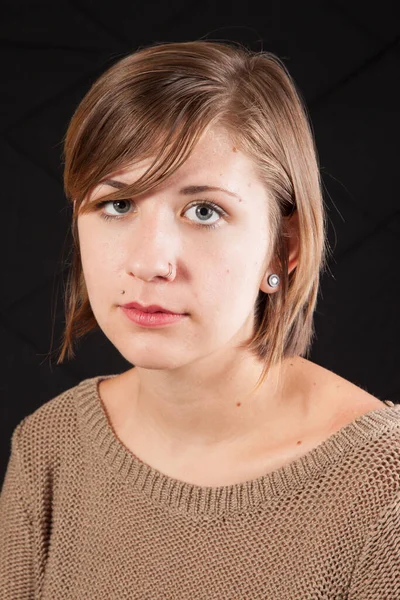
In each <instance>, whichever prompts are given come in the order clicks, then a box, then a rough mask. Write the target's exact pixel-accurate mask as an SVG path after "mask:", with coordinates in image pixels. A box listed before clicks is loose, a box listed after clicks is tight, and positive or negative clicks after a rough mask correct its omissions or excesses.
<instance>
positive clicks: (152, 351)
mask: <svg viewBox="0 0 400 600" xmlns="http://www.w3.org/2000/svg"><path fill="white" fill-rule="evenodd" d="M150 162H151V161H145V162H143V163H140V164H138V165H135V166H134V167H133V168H129V169H124V170H123V171H119V172H118V174H114V175H110V176H109V177H107V179H112V180H113V181H118V182H121V183H125V184H131V183H133V182H134V181H135V180H136V179H138V178H139V177H140V176H141V174H142V173H143V172H144V171H145V170H146V168H147V167H148V166H149V164H150ZM203 186H204V187H205V186H209V187H212V188H217V187H218V188H221V189H220V190H215V189H214V190H204V191H201V190H200V189H198V190H197V191H196V188H200V187H203ZM223 190H225V191H223ZM112 191H113V187H111V186H109V185H106V184H104V183H102V184H100V185H98V186H97V187H96V188H95V189H94V190H93V192H92V193H91V195H90V200H91V201H93V200H97V199H98V200H99V201H100V200H101V198H102V196H105V195H106V194H109V193H111V192H112ZM210 202H213V203H214V204H215V205H217V207H218V210H219V211H220V213H221V214H220V215H219V214H218V212H217V210H215V209H214V208H212V207H210V206H209V207H208V208H207V203H210ZM102 214H103V215H105V216H109V217H110V219H108V220H106V219H105V218H103V216H102ZM118 216H119V217H120V218H119V219H112V217H118ZM207 225H213V226H214V227H213V228H211V227H207ZM78 232H79V241H80V249H81V257H82V266H83V273H84V277H85V282H86V286H87V290H88V295H89V300H90V304H91V307H92V310H93V313H94V315H95V317H96V320H97V322H98V324H99V326H100V327H101V329H102V330H103V332H104V334H105V335H106V336H107V337H108V338H109V340H110V341H111V342H112V344H113V345H114V346H115V347H116V348H117V349H118V351H119V352H120V353H121V354H122V355H123V356H124V358H125V359H126V360H127V361H128V362H130V363H131V364H133V365H136V366H138V367H143V368H148V369H172V368H177V367H182V366H184V365H188V364H190V363H193V362H195V361H199V360H202V359H206V360H207V358H210V359H211V360H212V361H213V362H212V363H211V364H214V360H218V358H219V357H223V356H224V355H225V353H226V352H227V351H229V349H230V348H233V347H234V346H236V345H237V344H238V343H239V342H241V341H243V340H244V339H247V338H248V337H250V336H251V334H252V332H253V324H254V305H255V302H256V299H257V295H258V292H259V289H260V287H261V289H264V288H263V286H264V283H263V282H264V281H265V280H266V278H265V274H267V275H269V274H270V273H271V269H270V270H268V272H267V273H266V270H265V269H266V267H267V264H266V258H267V254H268V251H269V245H270V239H269V234H268V199H267V193H266V190H265V188H264V186H263V185H262V183H261V181H260V180H259V179H258V178H257V177H256V174H255V170H254V166H253V163H252V162H251V160H250V159H249V158H247V157H246V156H245V155H244V154H243V153H241V152H240V151H239V149H237V148H235V147H234V144H233V143H232V141H231V139H230V138H229V136H228V134H227V133H226V131H225V130H223V129H210V130H208V132H207V133H205V134H204V136H203V137H202V138H201V140H200V141H199V143H198V144H197V146H196V147H195V149H194V151H193V153H192V155H191V156H190V158H189V159H188V160H187V161H186V162H185V163H184V164H183V165H182V166H181V167H180V168H179V169H178V171H176V172H175V173H174V174H173V175H172V176H171V177H170V178H169V179H168V180H167V181H166V182H164V183H163V184H162V185H161V186H160V187H158V188H157V189H156V190H155V191H154V190H153V191H151V192H149V193H146V194H144V195H143V196H140V197H139V198H136V199H135V201H130V200H129V198H127V201H126V202H124V201H117V202H109V203H107V204H106V205H104V206H103V207H101V209H99V210H97V211H95V212H90V213H87V214H84V215H81V216H79V218H78ZM168 263H171V264H172V266H173V276H172V277H171V278H170V279H166V278H165V277H163V275H166V274H167V273H168V271H169V265H168ZM264 287H265V286H264ZM122 290H125V294H124V295H121V291H122ZM266 290H267V291H268V292H271V289H270V288H266ZM128 302H138V303H140V304H142V305H145V306H148V305H151V304H157V305H160V306H162V307H163V308H165V309H167V310H170V311H173V312H177V313H186V316H185V317H184V318H183V319H181V320H180V321H178V322H176V323H173V324H169V325H163V326H160V327H155V328H154V327H153V328H148V327H143V326H141V325H138V324H136V323H134V322H132V321H131V320H130V319H128V317H127V316H126V314H125V313H124V311H123V310H122V309H121V305H122V304H125V303H128ZM205 364H207V363H205Z"/></svg>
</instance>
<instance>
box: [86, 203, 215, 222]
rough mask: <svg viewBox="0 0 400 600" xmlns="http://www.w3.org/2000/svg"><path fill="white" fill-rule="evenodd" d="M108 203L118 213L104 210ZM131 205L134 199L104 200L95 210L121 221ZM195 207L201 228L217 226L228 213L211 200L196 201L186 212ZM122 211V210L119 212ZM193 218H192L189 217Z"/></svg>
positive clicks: (104, 217) (111, 218) (102, 215)
mask: <svg viewBox="0 0 400 600" xmlns="http://www.w3.org/2000/svg"><path fill="white" fill-rule="evenodd" d="M107 205H110V206H111V207H112V208H113V209H114V210H116V211H117V214H116V215H115V214H109V213H108V212H105V211H104V210H102V209H103V208H105V207H106V206H107ZM131 207H132V200H110V201H106V200H105V201H103V202H99V203H97V204H96V205H95V210H99V211H100V216H101V217H102V218H103V219H105V220H106V221H109V220H113V221H119V220H120V219H122V218H123V217H124V216H125V215H127V214H129V212H131V210H130V209H131ZM192 209H195V211H194V214H195V217H197V218H198V219H199V221H197V222H196V221H194V224H195V225H196V226H198V227H201V228H203V229H204V228H205V229H207V228H209V229H214V228H215V227H217V226H218V225H217V223H218V222H219V221H220V219H221V217H222V216H224V215H226V214H227V213H226V212H225V211H224V210H222V208H220V207H219V206H218V205H217V204H214V202H210V201H204V200H203V201H201V202H194V203H193V204H191V205H190V206H189V207H188V208H187V209H186V210H185V214H186V213H188V212H189V211H190V210H192ZM119 211H121V212H119ZM212 213H214V215H217V218H216V219H214V220H212V221H211V220H210V215H211V218H212ZM189 220H192V219H189Z"/></svg>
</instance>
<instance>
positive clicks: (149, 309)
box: [121, 302, 184, 315]
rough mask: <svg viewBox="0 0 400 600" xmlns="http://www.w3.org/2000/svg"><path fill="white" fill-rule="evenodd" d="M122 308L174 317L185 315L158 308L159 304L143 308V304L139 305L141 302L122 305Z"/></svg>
mask: <svg viewBox="0 0 400 600" xmlns="http://www.w3.org/2000/svg"><path fill="white" fill-rule="evenodd" d="M121 306H122V308H136V309H137V310H140V311H141V312H145V313H155V312H163V313H166V314H172V315H177V314H184V313H175V312H173V311H171V310H167V309H166V308H163V307H162V306H158V305H157V304H151V305H149V306H142V305H141V304H139V302H128V303H127V304H122V305H121Z"/></svg>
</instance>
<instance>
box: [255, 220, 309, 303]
mask: <svg viewBox="0 0 400 600" xmlns="http://www.w3.org/2000/svg"><path fill="white" fill-rule="evenodd" d="M283 219H284V223H285V234H284V235H285V238H286V239H287V240H288V249H289V256H288V274H289V273H291V272H292V271H293V269H295V267H296V266H297V263H298V259H299V250H300V242H299V240H300V229H299V214H298V211H297V210H295V211H294V212H293V213H292V214H291V215H290V216H289V217H283ZM273 273H275V274H276V275H278V276H279V277H280V278H282V273H279V272H278V270H277V269H275V268H274V265H273V262H271V263H270V264H269V267H268V269H267V271H266V272H265V275H264V277H263V280H262V282H261V285H260V290H262V291H263V292H265V293H266V294H273V293H274V292H277V291H278V290H279V287H280V286H279V285H277V286H276V287H272V286H271V285H270V284H269V283H268V277H269V276H270V275H272V274H273Z"/></svg>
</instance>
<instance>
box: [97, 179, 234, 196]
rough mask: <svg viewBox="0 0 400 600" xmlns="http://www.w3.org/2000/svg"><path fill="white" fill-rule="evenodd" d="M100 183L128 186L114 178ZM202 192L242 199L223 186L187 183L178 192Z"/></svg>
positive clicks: (189, 193)
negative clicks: (218, 193)
mask: <svg viewBox="0 0 400 600" xmlns="http://www.w3.org/2000/svg"><path fill="white" fill-rule="evenodd" d="M101 183H102V184H103V185H109V186H111V187H114V188H117V189H119V190H121V189H123V188H125V187H128V184H127V183H122V181H116V180H115V179H105V180H104V181H102V182H101ZM202 192H224V193H225V194H228V195H229V196H233V197H234V198H238V199H239V200H240V201H242V199H241V197H240V196H238V195H237V194H235V193H234V192H231V191H229V190H226V189H225V188H221V187H217V186H210V185H188V186H186V187H184V188H182V189H181V190H179V193H180V194H184V195H186V196H190V195H194V194H201V193H202Z"/></svg>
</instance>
